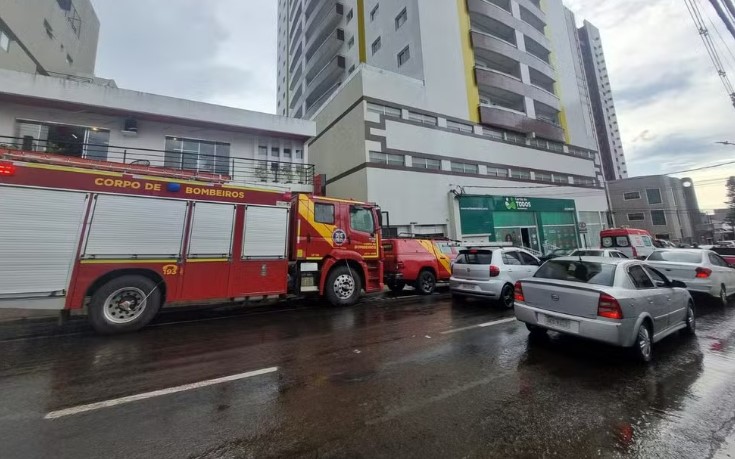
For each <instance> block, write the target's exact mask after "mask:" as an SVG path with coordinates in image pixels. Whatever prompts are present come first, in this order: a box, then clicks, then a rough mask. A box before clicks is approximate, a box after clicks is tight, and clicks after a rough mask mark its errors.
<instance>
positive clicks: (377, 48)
mask: <svg viewBox="0 0 735 459" xmlns="http://www.w3.org/2000/svg"><path fill="white" fill-rule="evenodd" d="M381 46H382V43H381V40H380V37H378V38H376V39H375V41H374V42H373V46H372V48H373V54H375V53H377V52H378V51H380V47H381Z"/></svg>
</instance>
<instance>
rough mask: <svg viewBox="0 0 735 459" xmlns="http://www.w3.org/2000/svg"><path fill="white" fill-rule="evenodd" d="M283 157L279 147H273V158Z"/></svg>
mask: <svg viewBox="0 0 735 459" xmlns="http://www.w3.org/2000/svg"><path fill="white" fill-rule="evenodd" d="M280 155H281V149H280V148H278V147H271V157H272V158H278V157H279V156H280Z"/></svg>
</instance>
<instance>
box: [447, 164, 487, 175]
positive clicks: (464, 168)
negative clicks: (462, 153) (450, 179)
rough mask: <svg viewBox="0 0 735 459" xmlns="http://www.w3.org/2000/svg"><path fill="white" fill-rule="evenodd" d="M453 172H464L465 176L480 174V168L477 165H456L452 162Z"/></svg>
mask: <svg viewBox="0 0 735 459" xmlns="http://www.w3.org/2000/svg"><path fill="white" fill-rule="evenodd" d="M452 171H453V172H462V173H464V174H478V173H479V172H480V167H479V166H478V165H477V164H467V163H456V162H454V161H452Z"/></svg>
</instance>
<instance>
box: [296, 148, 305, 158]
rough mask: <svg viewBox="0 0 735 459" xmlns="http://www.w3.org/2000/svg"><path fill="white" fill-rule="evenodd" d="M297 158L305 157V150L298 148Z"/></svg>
mask: <svg viewBox="0 0 735 459" xmlns="http://www.w3.org/2000/svg"><path fill="white" fill-rule="evenodd" d="M295 158H296V159H304V150H296V156H295Z"/></svg>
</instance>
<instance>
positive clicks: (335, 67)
mask: <svg viewBox="0 0 735 459" xmlns="http://www.w3.org/2000/svg"><path fill="white" fill-rule="evenodd" d="M346 63H347V61H346V59H345V57H344V56H334V57H333V58H332V60H331V61H329V62H328V63H327V65H326V66H324V67H323V68H322V69H321V70H319V71H318V72H316V74H315V75H314V76H313V77H312V78H311V79H309V78H307V79H306V107H307V110H309V109H310V108H311V107H313V106H314V105H315V103H316V102H317V101H318V100H319V99H321V98H322V96H324V94H325V93H327V92H328V91H329V90H330V89H331V88H333V87H334V86H335V85H336V86H339V84H340V83H341V82H342V77H343V76H344V74H345V67H346Z"/></svg>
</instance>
